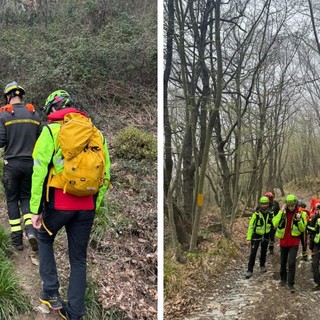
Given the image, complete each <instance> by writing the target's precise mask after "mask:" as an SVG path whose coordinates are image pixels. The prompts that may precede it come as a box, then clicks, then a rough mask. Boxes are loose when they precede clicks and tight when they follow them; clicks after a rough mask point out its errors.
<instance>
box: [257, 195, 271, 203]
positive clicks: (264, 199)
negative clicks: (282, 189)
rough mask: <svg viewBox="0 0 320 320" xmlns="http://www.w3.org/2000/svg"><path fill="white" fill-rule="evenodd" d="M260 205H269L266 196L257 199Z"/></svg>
mask: <svg viewBox="0 0 320 320" xmlns="http://www.w3.org/2000/svg"><path fill="white" fill-rule="evenodd" d="M259 203H260V204H269V198H268V197H266V196H263V197H261V198H260V199H259Z"/></svg>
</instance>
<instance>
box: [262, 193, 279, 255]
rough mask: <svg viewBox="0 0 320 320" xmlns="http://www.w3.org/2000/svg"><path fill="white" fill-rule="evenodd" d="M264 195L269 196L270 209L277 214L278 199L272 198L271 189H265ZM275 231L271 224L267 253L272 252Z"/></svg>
mask: <svg viewBox="0 0 320 320" xmlns="http://www.w3.org/2000/svg"><path fill="white" fill-rule="evenodd" d="M264 195H265V196H266V197H268V198H269V208H270V210H271V211H273V214H274V215H277V214H278V212H279V210H280V205H279V202H278V201H276V200H274V193H273V192H271V191H267V192H266V193H265V194H264ZM275 233H276V229H275V228H274V226H272V227H271V231H270V240H269V254H273V253H274V242H275V236H274V235H275Z"/></svg>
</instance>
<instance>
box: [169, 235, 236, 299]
mask: <svg viewBox="0 0 320 320" xmlns="http://www.w3.org/2000/svg"><path fill="white" fill-rule="evenodd" d="M208 240H209V239H208ZM209 241H210V242H209ZM209 241H208V242H205V243H203V244H202V246H203V247H202V248H199V250H198V251H197V252H195V253H193V252H185V253H184V257H185V259H184V261H185V263H184V264H181V263H179V262H177V261H175V260H173V259H172V256H173V250H172V248H170V247H168V246H166V250H165V254H164V293H165V300H170V299H172V298H174V297H175V296H177V295H178V294H182V295H183V294H185V293H187V292H188V289H189V288H190V284H191V282H192V283H193V286H194V285H195V283H194V282H197V281H199V283H203V279H207V280H208V281H209V280H210V279H211V278H214V277H217V276H219V274H220V273H221V272H222V271H223V270H224V268H225V266H226V265H228V264H229V263H230V261H231V260H233V259H235V257H236V256H237V254H238V251H239V248H238V247H237V245H236V243H235V242H233V241H231V240H227V239H224V238H220V239H215V240H213V239H212V238H211V239H210V240H209Z"/></svg>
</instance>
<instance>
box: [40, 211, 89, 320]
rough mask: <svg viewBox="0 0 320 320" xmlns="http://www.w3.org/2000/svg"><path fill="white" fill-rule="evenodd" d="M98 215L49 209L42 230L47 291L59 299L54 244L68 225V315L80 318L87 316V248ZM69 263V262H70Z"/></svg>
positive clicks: (43, 277) (41, 258) (41, 270)
mask: <svg viewBox="0 0 320 320" xmlns="http://www.w3.org/2000/svg"><path fill="white" fill-rule="evenodd" d="M94 215H95V212H94V211H93V210H90V211H58V210H53V209H47V208H46V209H45V211H44V213H43V225H44V226H45V227H46V228H47V230H48V231H50V232H52V235H50V234H49V233H48V232H47V231H46V230H45V228H44V227H43V226H42V227H41V229H40V231H39V261H40V266H39V271H40V276H41V279H42V281H43V291H44V292H45V293H47V294H49V295H53V296H55V295H56V294H58V292H59V280H58V274H57V267H56V262H55V257H54V249H53V243H54V238H55V236H56V234H57V232H58V231H59V230H60V229H61V228H62V227H63V226H65V228H66V232H67V237H68V249H69V261H70V277H69V288H68V305H67V308H68V313H69V314H70V315H71V316H73V317H75V318H77V317H82V316H83V315H84V314H85V303H84V294H85V289H86V272H87V271H86V259H87V247H88V242H89V236H90V232H91V227H92V224H93V220H94ZM66 263H67V262H66Z"/></svg>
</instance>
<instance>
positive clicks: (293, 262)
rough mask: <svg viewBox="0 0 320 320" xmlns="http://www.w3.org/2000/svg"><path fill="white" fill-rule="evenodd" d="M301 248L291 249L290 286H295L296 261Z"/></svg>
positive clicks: (289, 263)
mask: <svg viewBox="0 0 320 320" xmlns="http://www.w3.org/2000/svg"><path fill="white" fill-rule="evenodd" d="M298 249H299V247H298V246H297V247H290V248H289V256H288V271H289V272H288V285H289V286H293V285H294V278H295V274H296V259H297V254H298Z"/></svg>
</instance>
